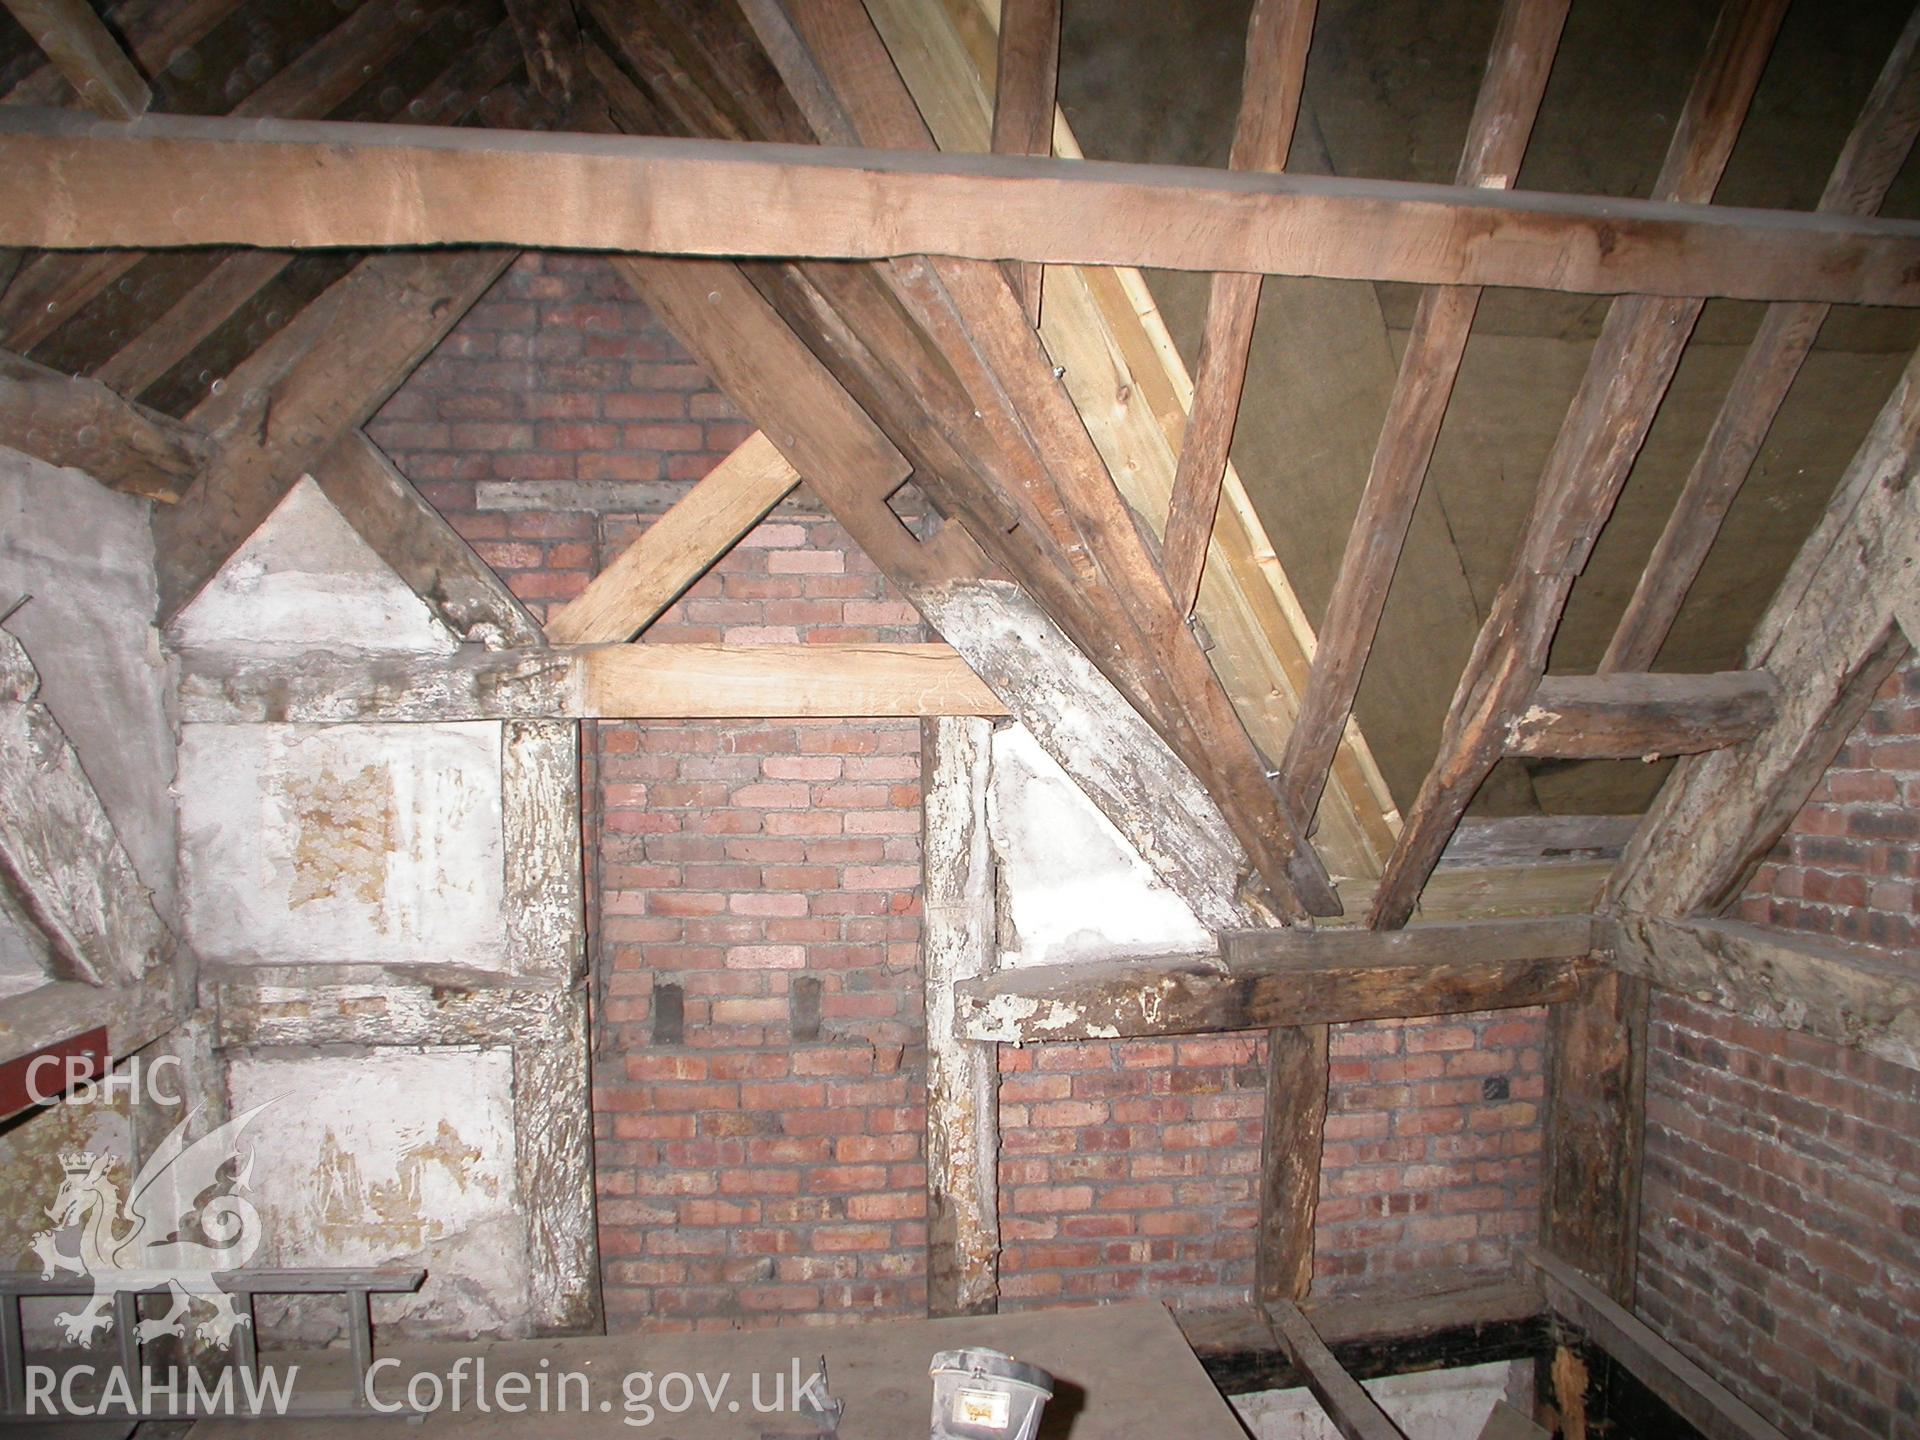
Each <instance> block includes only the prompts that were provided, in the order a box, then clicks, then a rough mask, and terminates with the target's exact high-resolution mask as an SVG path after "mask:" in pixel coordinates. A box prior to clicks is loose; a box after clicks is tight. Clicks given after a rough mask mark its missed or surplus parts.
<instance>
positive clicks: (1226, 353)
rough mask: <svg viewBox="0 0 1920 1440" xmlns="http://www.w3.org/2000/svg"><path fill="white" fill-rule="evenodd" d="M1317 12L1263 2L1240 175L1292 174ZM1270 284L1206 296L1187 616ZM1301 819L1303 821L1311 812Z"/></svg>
mask: <svg viewBox="0 0 1920 1440" xmlns="http://www.w3.org/2000/svg"><path fill="white" fill-rule="evenodd" d="M1317 8H1318V0H1255V3H1254V7H1253V15H1252V16H1251V18H1249V19H1248V21H1247V58H1246V69H1245V72H1244V75H1243V77H1242V79H1241V81H1240V118H1239V121H1238V123H1237V124H1236V125H1235V126H1234V131H1233V150H1232V152H1231V153H1230V154H1229V155H1228V157H1227V164H1228V166H1229V167H1231V168H1232V169H1235V170H1269V171H1279V170H1284V169H1286V168H1287V152H1288V151H1289V150H1291V149H1292V147H1293V127H1294V123H1295V121H1296V120H1297V119H1298V118H1299V114H1300V92H1301V89H1302V87H1303V85H1304V83H1305V81H1306V77H1307V49H1308V46H1309V45H1310V44H1311V43H1312V40H1313V16H1314V11H1315V10H1316V9H1317ZM1001 38H1002V40H1004V39H1005V38H1006V37H1005V36H1004V35H1003V36H1002V37H1001ZM1049 111H1051V106H1049ZM995 148H996V149H998V148H999V147H998V146H996V147H995ZM1261 278H1262V277H1260V276H1258V275H1245V274H1238V273H1235V272H1233V271H1225V272H1223V273H1221V274H1218V275H1215V276H1214V277H1213V284H1212V288H1211V289H1210V290H1209V291H1208V293H1207V325H1206V330H1205V332H1204V334H1203V335H1202V337H1201V340H1200V361H1199V364H1198V366H1197V367H1196V369H1195V371H1194V377H1193V405H1192V406H1191V408H1190V410H1189V412H1188V416H1187V434H1186V438H1185V439H1184V440H1183V441H1182V442H1181V444H1180V460H1179V465H1178V467H1177V468H1176V469H1175V471H1174V476H1173V495H1172V498H1171V501H1170V503H1169V504H1168V507H1167V530H1166V535H1165V537H1164V542H1163V544H1162V548H1161V555H1162V564H1163V565H1164V566H1165V568H1166V572H1167V588H1168V589H1169V590H1171V591H1172V592H1173V600H1174V603H1175V604H1176V605H1178V606H1179V607H1180V609H1181V611H1182V612H1183V613H1185V614H1191V613H1192V612H1193V607H1194V603H1195V602H1196V601H1197V600H1198V599H1199V598H1200V574H1201V572H1202V571H1203V570H1204V569H1205V568H1206V564H1207V541H1208V540H1210V539H1211V538H1212V536H1213V521H1214V516H1215V515H1216V514H1217V513H1218V512H1219V509H1220V486H1221V483H1222V482H1223V481H1224V480H1225V479H1226V474H1227V451H1228V450H1229V448H1230V447H1231V446H1232V443H1233V431H1234V426H1235V424H1236V423H1237V421H1238V420H1239V418H1240V394H1241V391H1242V390H1244V389H1245V388H1246V383H1247V357H1248V355H1249V354H1250V353H1251V351H1252V349H1253V322H1254V318H1255V316H1256V315H1257V314H1258V313H1259V309H1260V286H1261ZM1297 813H1298V814H1300V815H1301V816H1302V817H1303V818H1304V817H1305V816H1308V815H1310V814H1311V813H1312V812H1311V811H1310V810H1304V811H1299V812H1297Z"/></svg>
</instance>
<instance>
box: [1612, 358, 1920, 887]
mask: <svg viewBox="0 0 1920 1440" xmlns="http://www.w3.org/2000/svg"><path fill="white" fill-rule="evenodd" d="M1916 447H1920V356H1916V358H1915V359H1914V360H1912V361H1910V362H1909V363H1908V365H1907V368H1906V370H1905V371H1904V372H1903V373H1902V374H1901V376H1900V380H1899V382H1898V383H1897V384H1896V385H1895V386H1894V390H1893V394H1892V395H1891V396H1890V397H1889V399H1888V400H1887V403H1886V405H1885V406H1884V407H1883V408H1882V409H1881V411H1880V414H1879V417H1878V418H1877V419H1876V420H1875V421H1874V424H1873V428H1872V429H1871V430H1869V431H1868V432H1867V437H1866V439H1865V440H1864V441H1863V442H1862V443H1861V446H1860V449H1859V451H1858V452H1857V453H1856V454H1855V455H1854V458H1853V461H1852V463H1851V464H1850V465H1849V466H1848V468H1847V472H1846V474H1845V475H1844V476H1843V478H1842V479H1841V482H1840V485H1839V487H1838V489H1837V492H1836V494H1835V496H1834V499H1833V501H1832V502H1831V504H1829V506H1828V508H1827V512H1826V515H1825V516H1824V518H1823V519H1822V520H1821V522H1820V525H1819V526H1818V527H1817V528H1816V530H1815V531H1814V534H1813V536H1812V538H1810V539H1809V540H1808V541H1807V544H1806V545H1805V546H1804V547H1803V548H1802V550H1801V552H1800V554H1799V556H1798V557H1797V558H1796V559H1795V561H1794V564H1793V566H1792V568H1791V569H1790V570H1789V571H1788V574H1787V578H1786V579H1785V580H1784V581H1783V582H1782V583H1781V587H1780V589H1779V590H1778V591H1777V592H1776V593H1775V595H1774V598H1773V601H1772V603H1771V604H1770V605H1769V606H1768V607H1767V611H1766V613H1765V614H1764V615H1762V616H1761V619H1760V624H1759V626H1758V629H1757V631H1756V633H1755V636H1754V639H1753V640H1752V642H1751V643H1750V644H1749V645H1748V647H1747V655H1746V663H1747V664H1748V665H1749V666H1750V667H1755V668H1765V669H1766V670H1767V671H1768V672H1769V673H1770V674H1772V676H1773V678H1774V680H1775V681H1776V682H1778V684H1779V687H1780V695H1781V702H1780V706H1779V709H1778V710H1777V712H1776V713H1775V715H1774V717H1773V720H1772V722H1771V723H1770V724H1768V725H1767V727H1766V728H1765V729H1764V730H1762V731H1761V732H1760V733H1759V734H1758V735H1756V736H1755V737H1754V738H1753V739H1752V740H1749V741H1748V742H1746V743H1745V744H1744V745H1740V746H1738V747H1736V748H1734V749H1731V750H1721V751H1717V752H1715V753H1714V754H1711V755H1698V756H1694V757H1692V758H1690V759H1686V760H1682V761H1681V762H1680V764H1679V765H1678V766H1677V767H1676V768H1675V770H1674V773H1673V775H1672V776H1671V777H1669V779H1668V781H1667V783H1666V785H1665V786H1664V787H1662V789H1661V791H1660V794H1659V795H1658V796H1657V797H1656V799H1655V801H1654V804H1653V808H1652V809H1651V810H1649V811H1648V812H1647V816H1646V818H1645V820H1644V821H1643V822H1642V824H1641V828H1640V830H1639V832H1638V833H1637V834H1636V835H1635V836H1634V838H1633V841H1632V843H1631V844H1629V845H1628V847H1627V851H1626V853H1625V855H1623V856H1622V857H1621V859H1620V864H1619V867H1618V870H1617V871H1616V873H1615V876H1614V879H1613V881H1612V883H1611V884H1610V885H1609V887H1608V895H1609V897H1610V900H1611V902H1612V903H1613V904H1614V905H1615V906H1617V907H1618V908H1619V909H1621V910H1623V911H1627V912H1632V913H1637V914H1642V915H1648V916H1653V917H1656V918H1680V917H1685V916H1690V915H1694V914H1698V913H1703V912H1704V913H1711V912H1715V911H1718V910H1719V909H1721V908H1722V907H1723V906H1725V905H1727V904H1729V903H1730V902H1731V901H1732V900H1733V899H1734V898H1735V897H1736V896H1738V895H1739V894H1740V892H1741V890H1742V889H1743V888H1744V886H1745V885H1746V883H1747V881H1748V879H1749V878H1750V877H1751V876H1752V874H1753V872H1754V870H1755V868H1756V867H1757V866H1758V865H1759V863H1760V861H1761V860H1762V859H1763V858H1764V857H1765V855H1766V852H1767V851H1768V850H1769V849H1770V848H1771V847H1772V845H1773V842H1774V841H1775V840H1777V839H1778V838H1779V836H1780V833H1781V832H1782V831H1783V830H1784V829H1785V828H1786V827H1787V825H1788V823H1789V822H1790V821H1791V820H1792V819H1793V817H1794V815H1795V814H1797V813H1798V812H1799V809H1800V807H1801V805H1802V804H1804V803H1805V801H1806V798H1807V796H1808V795H1809V794H1810V793H1811V792H1812V790H1813V787H1814V786H1815V785H1816V784H1817V783H1818V782H1819V779H1820V777H1821V775H1823V774H1824V773H1825V772H1826V768H1827V766H1828V765H1829V764H1830V763H1831V762H1832V760H1833V757H1834V755H1835V753H1836V752H1838V750H1839V748H1840V746H1841V745H1843V744H1844V743H1845V742H1846V738H1847V736H1848V735H1849V734H1850V733H1851V732H1852V730H1853V728H1854V726H1855V725H1857V724H1858V723H1859V721H1860V717H1861V716H1862V715H1864V714H1865V713H1866V710H1867V706H1868V705H1869V704H1870V703H1871V702H1872V700H1873V696H1874V693H1875V691H1877V690H1878V689H1879V688H1880V685H1881V683H1882V682H1883V681H1884V680H1885V679H1886V677H1887V676H1888V675H1889V674H1891V673H1892V672H1893V670H1894V668H1895V667H1896V666H1897V665H1898V664H1899V663H1900V661H1901V659H1902V658H1903V657H1904V656H1905V655H1906V654H1907V653H1908V645H1907V642H1906V639H1905V637H1904V636H1903V635H1902V633H1901V630H1900V625H1899V623H1898V620H1897V618H1896V617H1897V616H1899V615H1900V614H1902V613H1904V612H1909V611H1911V610H1912V608H1913V607H1914V605H1915V603H1916V601H1920V565H1916V564H1915V563H1914V557H1915V556H1916V555H1920V485H1916V484H1915V483H1914V480H1915V472H1916V461H1915V456H1916Z"/></svg>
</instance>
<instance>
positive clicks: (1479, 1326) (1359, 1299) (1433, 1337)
mask: <svg viewBox="0 0 1920 1440" xmlns="http://www.w3.org/2000/svg"><path fill="white" fill-rule="evenodd" d="M1301 1308H1302V1309H1304V1310H1305V1311H1306V1313H1307V1317H1308V1318H1309V1319H1310V1320H1312V1322H1313V1328H1314V1329H1315V1330H1316V1331H1317V1332H1319V1335H1320V1338H1321V1339H1322V1340H1324V1341H1326V1343H1327V1348H1328V1349H1330V1350H1332V1351H1333V1353H1334V1356H1335V1357H1336V1358H1337V1359H1338V1360H1339V1361H1340V1364H1341V1366H1342V1367H1343V1368H1344V1369H1345V1370H1346V1371H1347V1373H1348V1374H1350V1375H1352V1376H1353V1377H1354V1378H1355V1379H1356V1380H1370V1379H1373V1378H1374V1377H1375V1376H1379V1375H1403V1374H1406V1373H1408V1372H1409V1371H1413V1370H1436V1369H1454V1368H1457V1367H1459V1366H1463V1365H1479V1364H1483V1363H1485V1362H1487V1361H1490V1360H1520V1359H1528V1358H1531V1357H1532V1356H1535V1355H1538V1354H1541V1353H1543V1352H1544V1350H1545V1346H1546V1324H1547V1320H1546V1314H1545V1309H1546V1307H1545V1302H1543V1301H1542V1300H1541V1298H1540V1291H1539V1290H1538V1288H1537V1287H1535V1286H1533V1285H1530V1284H1521V1283H1519V1282H1517V1281H1514V1280H1497V1281H1493V1282H1491V1283H1489V1282H1488V1280H1487V1279H1486V1277H1485V1276H1484V1275H1474V1274H1472V1273H1471V1272H1464V1271H1461V1272H1451V1273H1449V1272H1440V1273H1438V1274H1434V1275H1429V1276H1424V1277H1422V1279H1421V1282H1420V1284H1419V1288H1418V1289H1416V1290H1415V1291H1414V1292H1413V1293H1411V1294H1409V1293H1408V1286H1407V1283H1406V1281H1405V1280H1404V1279H1403V1280H1402V1281H1401V1282H1399V1283H1397V1284H1395V1285H1394V1286H1393V1287H1392V1290H1391V1292H1390V1293H1387V1294H1381V1293H1378V1292H1376V1293H1372V1294H1362V1295H1352V1296H1339V1297H1334V1298H1329V1299H1323V1300H1308V1301H1307V1302H1306V1303H1305V1304H1304V1305H1303V1306H1302V1307H1301ZM1178 1318H1179V1321H1180V1329H1181V1331H1182V1333H1183V1334H1185V1335H1186V1337H1187V1343H1188V1344H1189V1345H1191V1346H1192V1347H1193V1353H1194V1354H1195V1355H1196V1356H1198V1357H1199V1360H1200V1363H1201V1364H1202V1365H1204V1366H1205V1367H1206V1370H1207V1374H1208V1376H1209V1377H1210V1378H1211V1379H1212V1380H1213V1383H1214V1384H1215V1385H1217V1386H1219V1387H1220V1391H1221V1393H1222V1394H1225V1395H1245V1394H1249V1393H1251V1392H1252V1391H1256V1390H1283V1389H1286V1388H1288V1387H1289V1386H1294V1385H1299V1384H1301V1383H1302V1381H1303V1378H1304V1377H1303V1376H1302V1375H1301V1374H1300V1372H1299V1370H1298V1369H1297V1368H1296V1367H1295V1366H1294V1364H1293V1362H1292V1359H1291V1358H1290V1357H1289V1356H1288V1355H1287V1354H1286V1352H1285V1351H1283V1350H1282V1349H1281V1347H1280V1344H1279V1342H1278V1340H1277V1339H1276V1337H1275V1336H1274V1334H1273V1327H1272V1326H1271V1325H1270V1324H1269V1323H1268V1320H1267V1315H1266V1311H1265V1310H1264V1309H1261V1308H1259V1307H1257V1306H1253V1305H1241V1306H1236V1307H1235V1308H1233V1309H1230V1310H1182V1311H1180V1312H1179V1317H1178Z"/></svg>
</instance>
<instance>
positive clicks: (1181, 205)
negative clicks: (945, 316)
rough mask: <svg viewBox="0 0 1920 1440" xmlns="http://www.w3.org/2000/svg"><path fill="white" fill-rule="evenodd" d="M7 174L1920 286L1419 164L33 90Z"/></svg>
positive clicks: (1816, 221)
mask: <svg viewBox="0 0 1920 1440" xmlns="http://www.w3.org/2000/svg"><path fill="white" fill-rule="evenodd" d="M0 175H4V186H0V201H4V206H3V207H0V245H28V246H38V247H41V248H45V249H90V248H97V247H101V246H128V245H134V246H143V247H147V248H166V247H180V246H193V245H258V246H269V247H286V248H292V249H312V248H337V247H342V246H345V247H350V248H400V247H417V246H436V245H458V244H484V245H512V246H524V247H535V248H544V249H561V250H613V251H624V252H628V253H635V254H656V255H730V256H745V257H752V256H765V257H769V258H776V259H789V258H805V257H810V258H819V259H866V260H877V259H886V258H890V257H898V256H909V255H951V256H957V257H963V258H972V259H979V260H1033V261H1039V262H1042V263H1046V264H1078V265H1129V266H1149V267H1159V268H1163V269H1174V270H1244V271H1256V272H1260V273H1264V274H1276V275H1316V276H1322V277H1325V278H1329V279H1344V280H1398V281H1409V282H1412V283H1415V284H1423V285H1482V286H1484V285H1510V286H1520V287H1530V288H1536V289H1546V290H1564V291H1576V292H1582V293H1588V294H1602V295H1606V294H1646V295H1673V296H1702V295H1706V296H1714V295H1725V296H1730V297H1733V298H1737V299H1747V300H1818V301H1826V302H1830V303H1833V304H1871V305H1903V306H1912V305H1920V225H1916V224H1914V223H1912V222H1907V221H1892V220H1878V219H1861V218H1857V217H1853V216H1844V215H1833V214H1805V213H1799V212H1791V211H1773V210H1742V209H1737V208H1734V207H1732V206H1717V205H1716V206H1709V205H1704V204H1682V203H1672V202H1666V201H1661V200H1620V199H1612V198H1604V197H1596V196H1578V195H1552V194H1536V193H1529V192H1524V191H1494V190H1468V189H1461V188H1459V187H1456V186H1450V185H1423V184H1415V183H1412V182H1408V181H1391V180H1351V179H1341V178H1337V177H1327V176H1313V175H1267V174H1263V173H1254V172H1245V171H1218V170H1206V169H1196V168H1190V167H1186V166H1160V165H1128V164H1117V163H1113V162H1107V161H1094V160H1077V161H1076V160H1060V159H1044V158H1038V157H1035V158H1026V157H1020V156H1006V155H989V156H964V155H939V154H891V153H882V154H876V153H873V152H870V151H854V152H848V151H843V150H836V149H832V148H828V147H824V146H786V145H760V144H744V143H724V142H718V141H706V140H676V139H658V138H643V137H638V136H627V137H620V138H613V137H607V136H599V135H577V134H564V135H553V134H536V133H530V132H521V131H505V130H476V129H470V128H469V129H456V128H440V127H434V126H422V125H345V124H337V123H329V122H326V121H308V122H301V121H291V120H288V121H279V120H252V121H244V122H243V121H238V120H233V119H226V118H197V117H184V116H156V115H147V116H144V117H142V118H141V119H139V120H136V121H133V122H132V123H130V124H127V125H114V124H110V123H108V122H106V121H101V120H91V119H88V118H86V117H84V116H80V115H75V114H71V113H67V112H62V111H48V110H37V109H32V108H29V107H26V106H15V105H7V106H0ZM183 197H207V198H205V199H204V200H201V201H199V202H198V203H181V202H182V200H183ZM481 197H484V199H482V198H481ZM876 217H878V218H877V219H876Z"/></svg>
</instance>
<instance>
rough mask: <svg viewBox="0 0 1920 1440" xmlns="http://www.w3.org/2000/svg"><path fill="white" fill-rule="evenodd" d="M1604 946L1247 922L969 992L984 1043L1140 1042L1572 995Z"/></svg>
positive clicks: (1547, 937)
mask: <svg viewBox="0 0 1920 1440" xmlns="http://www.w3.org/2000/svg"><path fill="white" fill-rule="evenodd" d="M1592 949H1593V924H1592V918H1591V917H1590V916H1587V915H1573V916H1556V917H1552V918H1548V919H1540V920H1487V921H1476V922H1470V923H1467V924H1461V925H1417V926H1414V927H1412V928H1410V929H1406V930H1399V931H1394V932H1392V933H1391V934H1382V933H1381V932H1379V931H1372V930H1358V929H1355V930H1312V931H1304V930H1272V929H1269V930H1244V931H1232V932H1228V933H1227V934H1226V935H1225V936H1224V937H1223V938H1222V952H1223V954H1222V956H1218V957H1216V956H1213V955H1202V956H1194V955H1188V956H1174V957H1159V958H1151V957H1150V958H1144V959H1128V960H1111V961H1078V962H1075V963H1073V964H1067V965H1032V966H1019V967H1016V968H1013V969H1003V970H998V971H995V972H993V973H992V974H990V975H985V976H982V977H981V978H979V979H977V980H968V981H964V982H962V983H961V984H960V985H959V986H958V987H957V996H958V1003H959V1026H960V1033H961V1034H963V1035H965V1036H967V1037H968V1038H969V1039H974V1040H997V1041H1001V1042H1004V1043H1009V1044H1034V1043H1037V1042H1040V1041H1045V1040H1086V1039H1133V1038H1138V1037H1142V1036H1156V1035H1190V1034H1202V1033H1206V1032H1210V1031H1220V1030H1257V1029H1267V1028H1271V1027H1274V1026H1304V1025H1326V1024H1334V1025H1340V1024H1346V1023H1348V1022H1351V1021H1355V1020H1376V1019H1381V1018H1386V1017H1391V1016H1396V1015H1452V1014H1458V1013H1461V1012H1464V1011H1471V1010H1505V1009H1512V1008H1514V1007H1516V1006H1523V1005H1542V1004H1547V1003H1550V1002H1553V1001H1556V1000H1563V999H1566V998H1568V997H1570V996H1571V995H1572V994H1573V993H1574V987H1575V985H1576V983H1577V982H1578V980H1579V978H1580V975H1581V974H1582V972H1583V970H1584V969H1585V968H1586V966H1585V961H1586V957H1587V956H1588V954H1589V953H1590V952H1591V951H1592Z"/></svg>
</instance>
